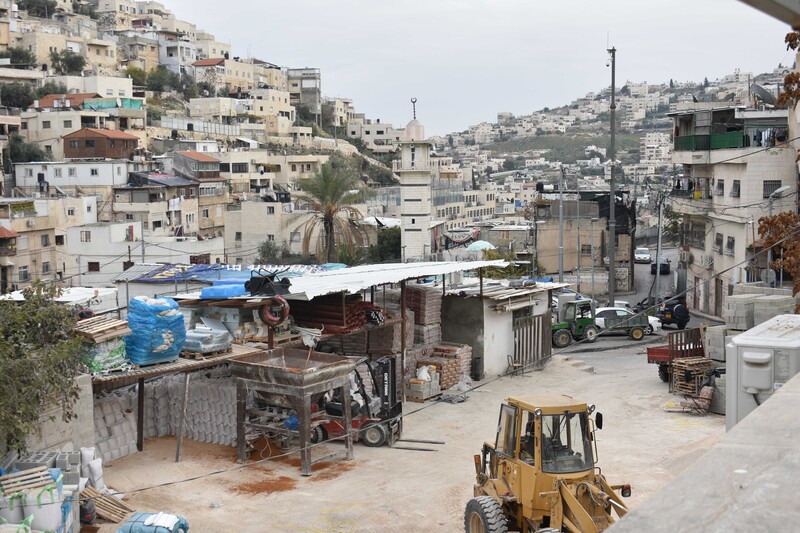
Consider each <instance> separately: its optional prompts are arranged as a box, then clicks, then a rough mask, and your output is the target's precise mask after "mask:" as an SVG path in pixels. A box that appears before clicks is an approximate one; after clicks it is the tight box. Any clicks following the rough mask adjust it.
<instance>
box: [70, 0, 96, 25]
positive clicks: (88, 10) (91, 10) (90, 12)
mask: <svg viewBox="0 0 800 533" xmlns="http://www.w3.org/2000/svg"><path fill="white" fill-rule="evenodd" d="M72 11H73V12H75V13H77V14H78V15H84V16H86V17H89V18H90V19H94V20H97V18H98V15H97V8H95V7H94V6H93V5H92V4H87V3H81V2H74V1H73V2H72Z"/></svg>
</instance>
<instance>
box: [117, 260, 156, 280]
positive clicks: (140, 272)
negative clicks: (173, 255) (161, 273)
mask: <svg viewBox="0 0 800 533" xmlns="http://www.w3.org/2000/svg"><path fill="white" fill-rule="evenodd" d="M158 268H164V265H155V264H153V265H150V264H146V263H138V264H136V265H133V266H132V267H130V268H129V269H128V270H126V271H124V272H120V273H119V274H117V275H116V276H114V277H113V278H111V281H113V282H117V281H133V280H135V279H138V278H141V277H142V276H146V275H147V274H149V273H150V272H152V271H153V270H156V269H158Z"/></svg>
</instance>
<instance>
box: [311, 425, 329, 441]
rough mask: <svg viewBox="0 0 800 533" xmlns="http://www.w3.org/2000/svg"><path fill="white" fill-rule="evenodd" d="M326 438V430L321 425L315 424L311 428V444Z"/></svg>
mask: <svg viewBox="0 0 800 533" xmlns="http://www.w3.org/2000/svg"><path fill="white" fill-rule="evenodd" d="M326 440H328V432H327V431H325V428H324V427H322V426H316V427H314V429H312V430H311V444H317V443H319V442H324V441H326Z"/></svg>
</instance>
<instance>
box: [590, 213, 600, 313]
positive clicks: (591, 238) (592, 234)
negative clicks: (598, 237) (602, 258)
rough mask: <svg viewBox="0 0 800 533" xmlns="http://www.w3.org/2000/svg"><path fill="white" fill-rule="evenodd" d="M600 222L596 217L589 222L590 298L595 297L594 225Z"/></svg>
mask: <svg viewBox="0 0 800 533" xmlns="http://www.w3.org/2000/svg"><path fill="white" fill-rule="evenodd" d="M598 220H600V219H599V218H597V217H594V218H592V219H591V220H590V221H589V242H590V243H591V247H592V249H591V256H592V298H594V297H595V294H596V293H595V292H594V223H595V222H597V221H598Z"/></svg>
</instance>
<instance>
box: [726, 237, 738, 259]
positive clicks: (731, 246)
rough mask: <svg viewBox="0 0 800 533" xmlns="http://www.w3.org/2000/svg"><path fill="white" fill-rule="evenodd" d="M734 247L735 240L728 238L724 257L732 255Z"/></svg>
mask: <svg viewBox="0 0 800 533" xmlns="http://www.w3.org/2000/svg"><path fill="white" fill-rule="evenodd" d="M735 247H736V239H734V238H733V237H728V242H727V243H725V255H733V249H734V248H735Z"/></svg>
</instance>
